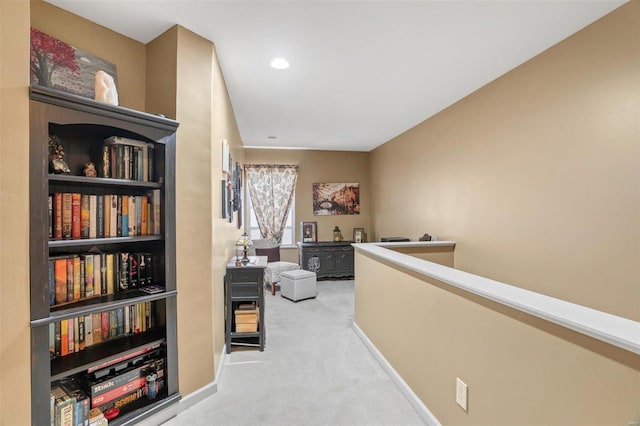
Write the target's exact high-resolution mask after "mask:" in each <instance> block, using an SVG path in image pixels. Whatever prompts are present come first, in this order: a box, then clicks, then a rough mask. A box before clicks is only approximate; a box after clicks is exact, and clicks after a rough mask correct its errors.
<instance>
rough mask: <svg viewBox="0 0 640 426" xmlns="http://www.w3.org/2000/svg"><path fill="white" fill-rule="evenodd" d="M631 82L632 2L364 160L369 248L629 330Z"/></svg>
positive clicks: (636, 189)
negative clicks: (410, 256) (419, 243)
mask: <svg viewBox="0 0 640 426" xmlns="http://www.w3.org/2000/svg"><path fill="white" fill-rule="evenodd" d="M639 76H640V2H638V1H637V0H634V1H632V2H630V3H627V4H626V5H624V6H622V7H621V8H619V9H617V10H616V11H614V12H613V13H611V14H609V15H608V16H606V17H604V18H603V19H601V20H599V21H597V22H595V23H594V24H592V25H591V26H589V27H587V28H585V29H584V30H582V31H580V32H579V33H577V34H575V35H573V36H572V37H570V38H568V39H567V40H565V41H563V42H561V43H559V44H558V45H556V46H554V47H553V48H551V49H549V50H547V51H546V52H544V53H542V54H541V55H539V56H537V57H536V58H534V59H532V60H530V61H529V62H527V63H525V64H523V65H522V66H520V67H518V68H516V69H514V70H513V71H511V72H510V73H508V74H506V75H505V76H503V77H501V78H499V79H497V80H496V81H494V82H492V83H491V84H489V85H487V86H485V87H483V88H482V89H480V90H478V91H477V92H475V93H473V94H472V95H470V96H468V97H467V98H465V99H463V100H461V101H460V102H458V103H456V104H455V105H453V106H451V107H450V108H448V109H447V110H445V111H443V112H441V113H439V114H438V115H436V116H434V117H432V118H430V119H428V120H426V121H425V122H423V123H421V124H420V125H418V126H416V127H415V128H413V129H411V130H409V131H408V132H406V133H405V134H402V135H400V136H398V137H397V138H395V139H394V140H392V141H390V142H388V143H386V144H384V145H383V146H381V147H379V148H378V149H376V150H375V151H373V152H372V155H371V160H372V161H371V175H372V190H371V192H372V194H374V200H373V204H372V205H373V211H374V218H375V220H374V224H373V226H374V228H375V229H376V236H377V237H379V236H380V235H381V234H388V235H392V234H398V235H407V236H409V235H411V236H412V238H414V239H415V238H416V236H417V235H421V234H422V233H423V232H428V233H430V234H435V235H436V236H438V237H439V238H440V239H443V238H444V239H451V240H454V241H456V243H457V245H456V250H455V253H456V256H455V262H456V267H457V268H459V269H462V270H466V271H469V272H472V273H475V274H478V275H482V276H486V277H489V278H493V279H497V280H499V281H503V282H506V283H509V284H514V285H517V286H521V287H524V288H527V289H531V290H534V291H538V292H541V293H544V294H547V295H551V296H554V297H558V298H560V299H564V300H569V301H572V302H575V303H579V304H582V305H586V306H589V307H593V308H596V309H599V310H603V311H606V312H610V313H613V314H617V315H620V316H624V317H627V318H630V319H634V320H640V285H639V283H640V269H639V268H638V267H637V264H638V255H639V253H640V227H639V226H638V212H639V211H640V185H638V182H639V181H640V168H639V167H638V158H640V144H639V143H638V141H639V140H640V126H639V125H638V117H640V104H639V99H640V97H639V95H638V94H639V93H640V77H639ZM424 96H428V94H427V93H425V94H424ZM416 230H418V231H419V232H416Z"/></svg>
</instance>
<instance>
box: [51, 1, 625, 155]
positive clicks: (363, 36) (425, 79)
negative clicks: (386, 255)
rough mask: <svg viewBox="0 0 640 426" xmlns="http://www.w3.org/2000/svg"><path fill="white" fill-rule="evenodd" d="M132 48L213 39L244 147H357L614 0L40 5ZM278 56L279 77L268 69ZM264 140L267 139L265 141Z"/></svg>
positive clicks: (581, 23)
mask: <svg viewBox="0 0 640 426" xmlns="http://www.w3.org/2000/svg"><path fill="white" fill-rule="evenodd" d="M47 1H48V2H49V3H51V4H54V5H56V6H59V7H61V8H63V9H66V10H68V11H70V12H72V13H74V14H76V15H79V16H82V17H84V18H87V19H89V20H91V21H93V22H96V23H98V24H101V25H103V26H105V27H107V28H110V29H112V30H114V31H116V32H118V33H121V34H124V35H126V36H128V37H130V38H132V39H135V40H138V41H140V42H142V43H147V42H149V41H150V40H153V39H154V38H155V37H157V36H158V35H160V34H162V33H163V32H164V31H165V30H167V29H168V28H170V27H172V26H173V25H174V24H180V25H182V26H183V27H185V28H187V29H189V30H191V31H193V32H195V33H197V34H199V35H200V36H202V37H204V38H206V39H208V40H211V41H212V42H214V43H215V46H216V51H217V55H218V58H219V61H220V66H221V68H222V72H223V75H224V78H225V81H226V84H227V88H228V91H229V95H230V97H231V103H232V105H233V109H234V113H235V116H236V120H237V122H238V127H239V129H240V134H241V136H242V139H243V142H244V144H245V146H252V147H279V148H301V149H302V148H306V149H328V150H353V151H369V150H371V149H373V148H375V147H377V146H379V145H381V144H383V143H384V142H386V141H388V140H389V139H391V138H393V137H395V136H397V135H398V134H400V133H402V132H404V131H405V130H408V129H410V128H411V127H413V126H415V125H416V124H418V123H420V122H421V121H423V120H425V119H426V118H429V117H430V116H432V115H434V114H436V113H438V112H439V111H442V110H443V109H444V108H446V107H447V106H449V105H451V104H453V103H455V102H456V101H458V100H460V99H461V98H463V97H465V96H466V95H468V94H470V93H472V92H473V91H475V90H477V89H478V88H480V87H482V86H483V85H485V84H487V83H489V82H490V81H492V80H494V79H495V78H497V77H499V76H500V75H502V74H504V73H506V72H507V71H509V70H511V69H513V68H514V67H516V66H518V65H519V64H521V63H523V62H525V61H527V60H528V59H530V58H532V57H533V56H535V55H537V54H538V53H540V52H542V51H544V50H546V49H548V48H549V47H551V46H553V45H554V44H556V43H558V42H559V41H561V40H563V39H564V38H566V37H567V36H569V35H571V34H573V33H575V32H576V31H578V30H580V29H581V28H583V27H585V26H587V25H588V24H590V23H591V22H593V21H595V20H597V19H599V18H600V17H602V16H603V15H605V14H607V13H609V12H610V11H612V10H613V9H615V8H617V7H618V6H620V5H621V4H623V3H625V1H619V0H568V1H559V0H537V1H522V0H519V1H506V0H503V1H484V0H473V1H451V0H449V1H426V0H425V1H399V0H390V1H362V0H360V1H358V0H352V1H339V0H333V1H331V0H324V1H312V0H298V1H270V0H260V1H242V0H236V1H213V0H208V1H205V0H200V1H195V0H153V1H148V0H130V1H122V0H91V1H87V0H47ZM274 57H285V58H286V59H287V60H288V61H289V62H290V64H291V66H290V68H289V69H287V70H276V69H273V68H271V67H270V66H269V62H270V61H271V60H272V59H273V58H274ZM274 137H275V138H274Z"/></svg>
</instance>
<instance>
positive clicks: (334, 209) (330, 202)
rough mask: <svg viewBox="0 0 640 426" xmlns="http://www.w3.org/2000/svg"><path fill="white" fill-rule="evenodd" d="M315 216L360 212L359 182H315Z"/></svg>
mask: <svg viewBox="0 0 640 426" xmlns="http://www.w3.org/2000/svg"><path fill="white" fill-rule="evenodd" d="M313 214H314V216H330V215H343V214H360V184H359V183H314V184H313Z"/></svg>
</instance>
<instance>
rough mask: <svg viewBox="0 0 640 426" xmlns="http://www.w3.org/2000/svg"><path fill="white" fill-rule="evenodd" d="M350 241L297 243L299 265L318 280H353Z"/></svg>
mask: <svg viewBox="0 0 640 426" xmlns="http://www.w3.org/2000/svg"><path fill="white" fill-rule="evenodd" d="M351 243H352V241H341V242H331V241H321V242H318V243H298V248H299V250H298V255H299V258H300V265H301V266H302V268H303V269H306V270H307V271H311V272H315V273H316V276H317V278H318V279H319V280H321V279H330V278H353V275H354V274H353V246H352V245H351Z"/></svg>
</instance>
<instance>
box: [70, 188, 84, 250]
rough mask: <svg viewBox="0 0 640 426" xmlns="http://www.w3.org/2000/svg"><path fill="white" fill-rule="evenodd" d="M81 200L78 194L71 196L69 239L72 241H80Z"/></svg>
mask: <svg viewBox="0 0 640 426" xmlns="http://www.w3.org/2000/svg"><path fill="white" fill-rule="evenodd" d="M81 199H82V197H81V195H80V194H77V193H74V194H71V239H73V240H79V239H80V230H81V222H80V217H81V208H80V206H81Z"/></svg>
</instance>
